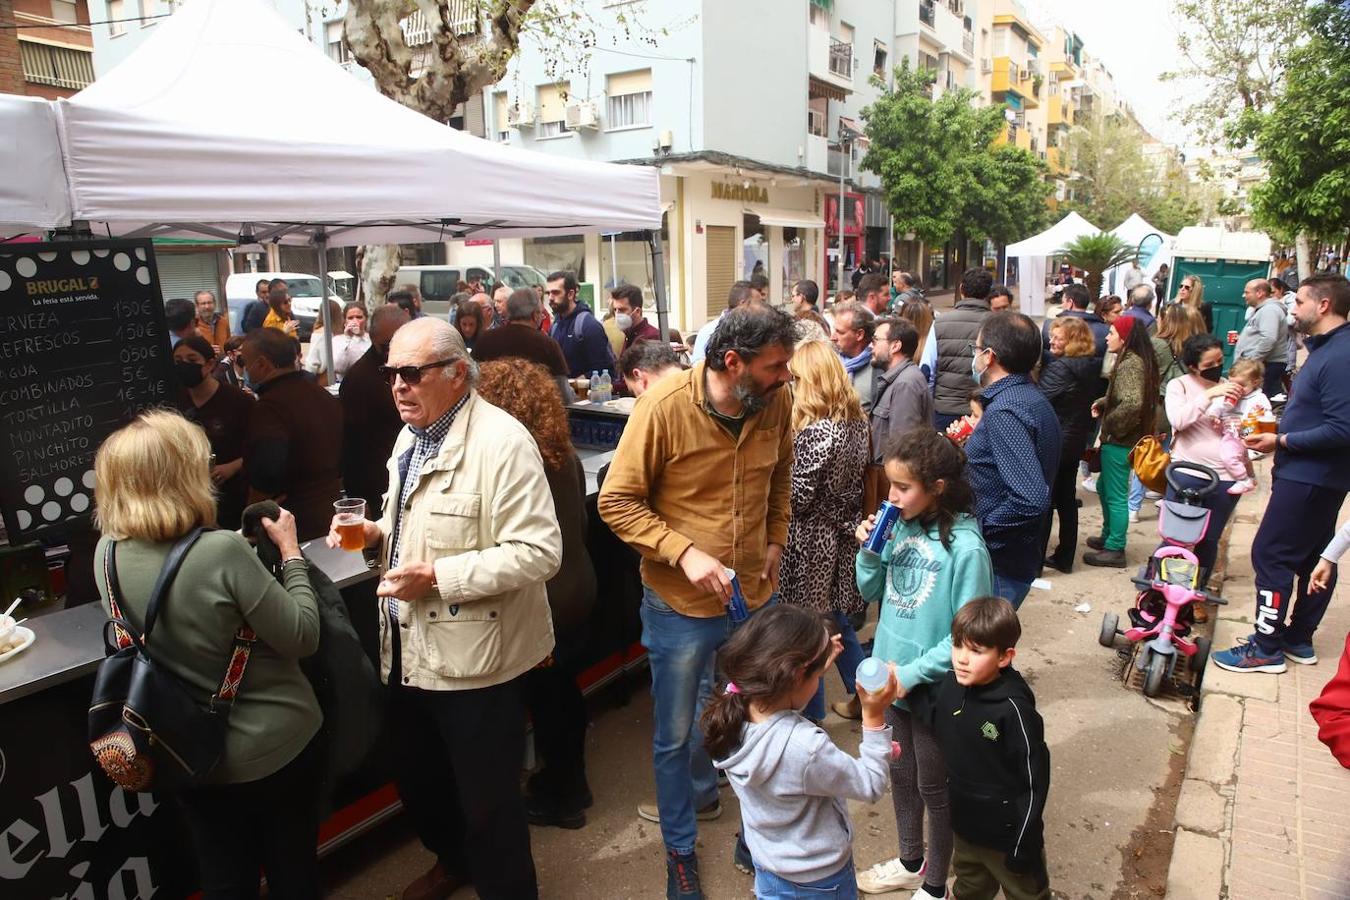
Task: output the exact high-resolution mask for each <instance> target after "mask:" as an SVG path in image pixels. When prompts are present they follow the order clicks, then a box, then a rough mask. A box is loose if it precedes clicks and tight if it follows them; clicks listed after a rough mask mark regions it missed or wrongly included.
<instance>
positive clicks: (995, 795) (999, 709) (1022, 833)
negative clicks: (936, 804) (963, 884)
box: [911, 667, 1050, 872]
mask: <svg viewBox="0 0 1350 900" xmlns="http://www.w3.org/2000/svg"><path fill="white" fill-rule="evenodd" d="M916 694H918V695H920V696H918V697H916V698H915V699H913V700H911V707H912V709H913V711H914V715H916V716H918V717H920V718H921V719H923V720H924V721H925V722H927V723H928V724H929V726H930V727H931V728H932V729H933V732H934V734H935V735H936V736H937V740H938V744H939V745H940V746H941V747H942V758H943V761H944V762H945V763H946V765H947V795H948V796H949V797H950V798H951V799H950V804H951V813H952V830H953V831H955V832H956V833H957V834H959V835H961V837H962V838H963V839H965V840H967V841H969V842H970V843H972V844H976V845H978V846H981V847H988V848H991V849H995V850H1002V851H1003V852H1004V853H1005V854H1006V856H1005V862H1006V863H1007V866H1008V868H1010V869H1012V870H1013V871H1014V872H1031V871H1034V870H1035V869H1036V868H1038V867H1039V866H1040V865H1041V862H1042V859H1043V856H1042V854H1043V849H1044V844H1045V838H1044V834H1043V824H1042V821H1041V816H1042V814H1043V813H1044V811H1045V798H1046V794H1047V792H1048V791H1049V788H1050V749H1049V748H1048V747H1046V745H1045V736H1044V725H1043V723H1042V721H1041V717H1040V714H1039V713H1037V712H1036V698H1035V697H1034V696H1032V693H1031V688H1030V687H1029V686H1028V685H1027V683H1026V681H1024V680H1023V679H1022V676H1021V675H1020V674H1018V672H1017V671H1016V670H1015V669H1013V668H1012V667H1008V668H1006V669H1004V670H1003V671H1002V673H1001V674H1000V675H999V677H998V678H996V679H994V680H993V681H992V682H990V683H989V684H985V685H980V686H978V687H970V688H966V687H962V686H961V685H960V684H958V683H957V681H956V674H955V673H954V672H948V673H947V675H946V677H944V678H943V679H942V681H940V682H938V683H937V684H936V685H932V686H931V687H930V688H929V689H928V690H926V691H918V692H916Z"/></svg>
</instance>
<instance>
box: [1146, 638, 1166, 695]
mask: <svg viewBox="0 0 1350 900" xmlns="http://www.w3.org/2000/svg"><path fill="white" fill-rule="evenodd" d="M1144 652H1145V653H1146V654H1148V660H1147V662H1146V664H1145V666H1144V696H1145V697H1156V696H1158V692H1159V691H1161V690H1162V683H1163V676H1164V675H1166V674H1167V657H1166V656H1163V655H1162V654H1161V653H1155V652H1154V651H1153V650H1151V649H1149V648H1147V647H1146V648H1144Z"/></svg>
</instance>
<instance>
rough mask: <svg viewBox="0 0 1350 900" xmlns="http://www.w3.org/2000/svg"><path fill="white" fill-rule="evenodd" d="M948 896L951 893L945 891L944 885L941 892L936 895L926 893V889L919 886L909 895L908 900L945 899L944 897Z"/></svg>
mask: <svg viewBox="0 0 1350 900" xmlns="http://www.w3.org/2000/svg"><path fill="white" fill-rule="evenodd" d="M950 896H951V895H950V894H948V893H947V889H946V888H945V887H944V888H943V889H942V894H941V895H940V896H937V897H935V896H933V895H932V894H930V893H928V891H926V890H924V889H923V888H919V889H918V890H917V891H915V892H914V893H912V894H910V895H909V900H946V898H948V897H950Z"/></svg>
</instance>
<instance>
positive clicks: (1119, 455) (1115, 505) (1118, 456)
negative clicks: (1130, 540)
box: [1097, 444, 1133, 550]
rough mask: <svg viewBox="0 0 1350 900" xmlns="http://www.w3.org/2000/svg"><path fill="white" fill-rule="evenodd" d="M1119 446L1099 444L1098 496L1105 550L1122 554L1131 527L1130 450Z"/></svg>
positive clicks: (1130, 448)
mask: <svg viewBox="0 0 1350 900" xmlns="http://www.w3.org/2000/svg"><path fill="white" fill-rule="evenodd" d="M1132 449H1133V448H1132V447H1126V446H1123V445H1121V444H1102V455H1101V461H1102V472H1101V474H1100V475H1098V476H1097V496H1098V497H1100V498H1101V501H1102V542H1103V543H1104V544H1105V545H1106V549H1107V550H1124V549H1125V533H1126V529H1128V528H1129V527H1130V461H1129V456H1130V450H1132Z"/></svg>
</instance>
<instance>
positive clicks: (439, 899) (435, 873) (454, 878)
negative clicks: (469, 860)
mask: <svg viewBox="0 0 1350 900" xmlns="http://www.w3.org/2000/svg"><path fill="white" fill-rule="evenodd" d="M468 883H469V881H468V879H467V878H465V877H463V876H462V875H452V874H450V873H449V872H447V871H445V867H444V866H442V865H441V864H440V863H436V865H434V866H432V867H431V868H430V869H427V870H426V871H425V872H423V873H422V874H421V875H420V876H419V877H418V878H417V879H416V880H415V881H413V882H412V883H410V884H409V885H408V886H407V887H405V888H404V889H403V900H446V898H447V897H449V896H450V895H451V894H453V893H454V892H455V891H457V890H459V889H460V888H461V887H463V886H464V885H466V884H468Z"/></svg>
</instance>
